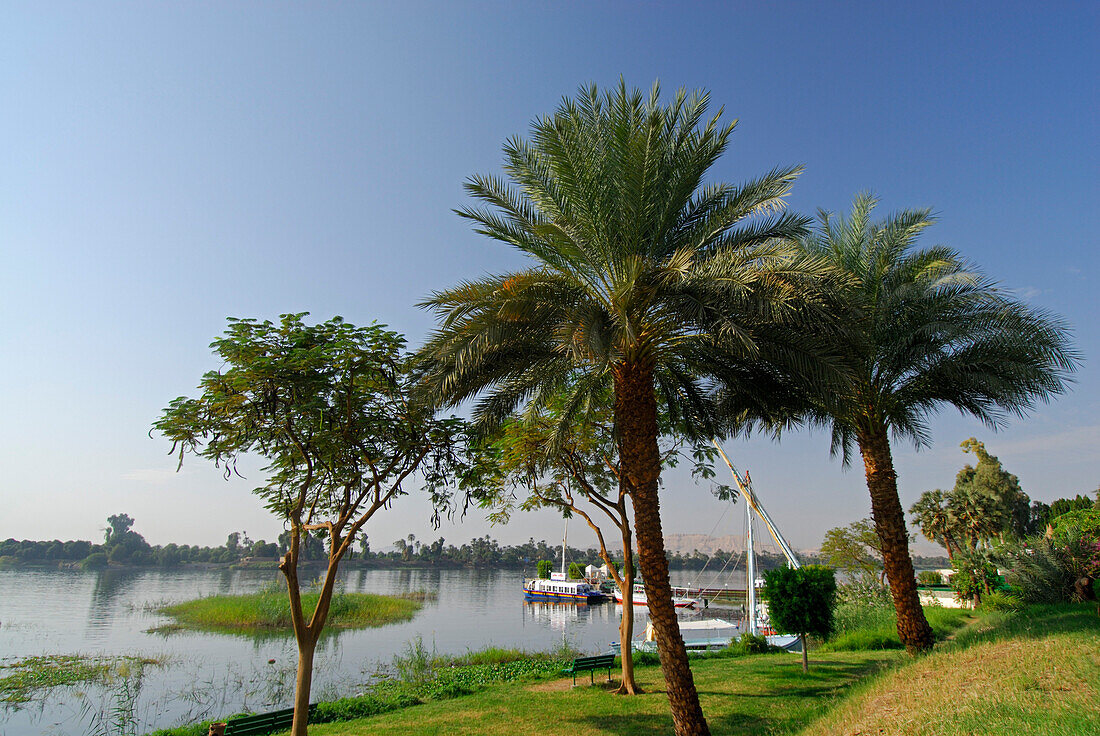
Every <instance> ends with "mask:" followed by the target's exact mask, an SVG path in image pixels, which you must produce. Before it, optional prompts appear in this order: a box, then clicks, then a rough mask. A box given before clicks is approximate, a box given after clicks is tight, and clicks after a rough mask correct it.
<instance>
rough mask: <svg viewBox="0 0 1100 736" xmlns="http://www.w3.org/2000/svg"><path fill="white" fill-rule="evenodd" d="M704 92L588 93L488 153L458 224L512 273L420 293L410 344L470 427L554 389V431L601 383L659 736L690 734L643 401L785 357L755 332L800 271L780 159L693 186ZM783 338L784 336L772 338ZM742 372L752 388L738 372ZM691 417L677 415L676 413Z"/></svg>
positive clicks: (655, 404) (714, 149) (690, 405)
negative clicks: (663, 711) (667, 716)
mask: <svg viewBox="0 0 1100 736" xmlns="http://www.w3.org/2000/svg"><path fill="white" fill-rule="evenodd" d="M708 103H709V96H708V95H707V94H705V93H694V94H691V95H690V96H689V95H688V94H687V93H686V92H685V91H683V90H681V91H680V92H679V93H677V95H676V97H675V99H673V100H672V101H671V103H670V104H668V105H667V106H666V105H662V104H661V101H660V90H659V88H658V86H657V85H654V87H653V90H652V92H651V94H650V95H649V98H648V100H647V99H645V98H644V96H643V95H642V93H641V92H640V91H637V90H630V91H628V90H627V88H626V86H625V84H622V83H620V85H619V86H618V88H617V89H615V90H613V91H611V92H608V93H605V94H601V93H600V92H599V91H598V90H597V89H596V88H595V87H594V86H593V87H591V88H588V89H582V90H581V92H580V94H578V95H577V98H576V99H566V100H564V101H563V102H562V104H561V106H560V107H559V108H558V110H557V111H556V113H555V114H554V115H553V116H547V117H544V118H540V119H538V120H537V121H535V122H534V124H533V125H532V134H531V140H530V141H527V140H522V139H518V138H517V139H513V140H510V141H509V142H508V143H507V144H506V145H505V159H506V160H505V164H504V169H505V172H506V174H507V176H508V178H509V179H510V180H511V183H508V182H506V181H504V180H503V179H501V178H498V177H495V176H477V177H474V178H472V179H471V180H470V181H469V182H468V184H467V190H468V191H469V192H470V194H471V195H472V196H474V197H475V198H477V199H479V200H480V201H481V202H483V203H485V204H486V205H487V208H486V209H477V208H468V209H464V210H462V212H461V213H460V214H461V215H462V216H464V217H466V218H469V219H470V220H471V221H473V222H474V224H475V228H476V229H477V231H478V232H480V233H482V234H484V235H486V236H488V237H490V238H494V239H496V240H499V241H502V242H504V243H506V244H508V245H510V246H512V247H515V248H517V249H518V250H519V251H521V252H522V253H524V254H526V255H528V256H529V257H530V258H531V259H532V262H531V264H530V267H529V268H527V269H525V270H521V271H518V272H515V273H510V274H503V275H494V276H488V277H485V278H482V279H479V280H477V281H474V282H468V283H464V284H460V285H459V286H457V287H455V288H453V289H450V290H447V291H442V292H437V293H435V294H433V295H432V296H431V297H430V298H429V299H428V300H427V301H426V302H425V306H427V307H429V308H431V309H433V310H434V311H435V312H436V313H437V315H438V318H439V320H440V322H441V324H440V328H439V330H438V331H437V332H436V333H435V334H433V335H432V336H431V338H430V339H429V341H428V343H427V344H426V345H425V347H424V350H423V354H424V356H425V358H426V364H427V367H426V379H427V384H428V385H429V386H430V387H431V389H432V392H433V395H434V396H435V397H436V398H437V400H438V401H440V402H441V403H442V404H443V405H455V404H458V403H460V402H463V401H466V400H468V399H471V398H475V397H478V396H480V399H479V402H478V403H477V404H476V405H475V407H474V413H475V418H476V419H477V421H478V423H479V424H481V425H482V426H491V425H494V424H498V423H500V422H501V421H503V420H504V419H505V418H506V417H507V416H508V415H509V414H511V412H512V411H513V410H515V409H516V408H517V407H521V406H524V407H530V406H535V407H539V406H545V405H546V402H547V401H548V400H549V399H550V398H551V397H553V396H556V395H557V394H558V393H560V392H561V391H562V390H565V389H567V391H568V396H567V399H566V400H565V402H564V408H563V411H562V423H561V426H562V427H563V430H562V432H563V433H564V432H565V431H566V430H565V429H564V428H567V427H568V426H569V424H570V421H571V418H572V416H573V415H574V414H575V413H576V411H577V410H578V407H580V406H582V405H583V404H584V403H585V401H586V399H587V398H588V397H590V396H591V395H592V394H593V393H594V392H597V393H598V392H603V391H610V394H611V396H612V406H613V417H614V424H615V433H616V434H615V436H616V441H617V449H618V455H619V463H620V468H621V473H620V478H619V482H620V483H621V484H622V485H623V486H625V493H626V494H628V495H629V496H630V498H631V502H632V505H633V509H634V529H635V533H636V537H637V546H638V560H639V563H640V567H641V571H642V576H643V578H644V580H645V586H646V597H647V599H648V602H649V609H650V617H651V621H652V623H653V627H654V630H655V633H656V638H657V648H658V651H659V652H660V657H661V667H662V670H663V673H664V676H665V682H666V684H667V693H668V699H669V704H670V707H671V710H672V718H673V724H674V727H675V730H676V733H677V734H680V735H681V736H684V735H686V734H696V735H697V734H706V733H708V729H707V725H706V720H705V718H704V717H703V713H702V709H701V708H700V707H699V697H698V694H697V692H696V690H695V684H694V680H693V678H692V674H691V668H690V666H689V664H688V658H687V653H686V651H685V649H684V643H683V638H682V636H681V635H680V630H679V626H678V625H677V620H676V610H675V607H674V606H673V603H672V588H671V585H670V583H669V574H668V559H667V557H666V554H665V545H664V535H663V533H662V529H661V516H660V499H659V495H658V488H659V480H660V475H661V452H660V448H659V441H658V440H659V435H660V429H659V423H658V412H659V407H662V406H663V407H664V408H665V410H667V411H668V412H669V413H670V415H671V416H672V417H673V419H674V420H676V424H677V425H678V426H688V427H698V428H699V429H700V430H701V431H702V432H707V433H708V434H707V435H705V436H709V428H706V427H704V426H703V425H702V424H701V423H700V422H698V421H697V420H696V419H695V416H696V415H698V414H699V413H700V412H701V410H702V409H703V408H704V407H705V405H706V397H705V394H706V391H707V388H708V384H707V383H706V381H707V379H708V377H710V376H713V375H714V374H716V373H720V372H727V373H734V372H736V370H735V369H736V368H740V367H745V370H744V372H743V373H741V374H739V375H738V377H737V378H736V379H734V380H733V381H731V383H732V384H737V385H739V386H740V387H742V388H743V389H744V391H743V392H742V393H743V394H744V395H747V396H759V397H767V396H769V391H768V389H767V388H761V385H762V384H764V383H766V381H767V379H768V378H772V377H773V376H772V375H771V373H770V372H768V371H765V370H763V369H762V368H761V369H760V370H759V373H754V370H755V369H754V368H753V366H762V365H764V364H766V363H767V364H771V363H770V359H775V360H783V359H785V358H789V357H790V355H791V352H792V351H791V350H790V347H791V346H790V345H789V344H787V343H784V344H782V345H781V346H777V343H776V342H774V341H772V340H771V339H770V337H769V335H768V332H767V328H768V326H770V325H773V324H775V323H776V322H777V321H781V320H784V319H789V318H791V316H792V314H794V313H795V312H796V311H797V310H795V309H794V308H793V307H792V305H793V304H800V303H802V301H803V298H804V294H805V293H806V289H805V288H804V287H805V284H806V281H807V280H808V272H810V271H811V270H812V269H808V268H806V267H805V265H804V263H803V262H802V261H799V260H798V259H797V258H795V257H792V255H791V249H790V247H789V244H788V240H789V238H791V237H793V236H794V235H797V234H799V233H801V232H802V228H803V226H804V224H805V221H804V220H803V219H802V218H800V217H797V216H793V215H789V214H787V213H784V212H782V208H783V198H784V196H785V195H786V194H787V193H788V191H789V189H790V187H791V185H792V184H793V182H794V180H795V178H796V176H797V175H798V173H799V171H800V168H799V167H789V168H777V169H775V170H773V171H771V172H768V173H767V174H765V175H764V176H762V177H760V178H759V179H756V180H753V181H750V182H748V183H746V184H744V185H741V186H734V185H730V184H725V183H705V181H706V177H707V173H708V171H709V169H710V168H711V166H712V165H713V164H714V163H715V162H716V161H717V160H718V158H719V157H720V156H721V155H722V153H723V152H724V151H725V150H726V147H727V145H728V142H729V138H730V135H731V134H732V133H733V129H734V125H735V123H724V122H722V120H721V118H722V113H721V112H719V113H718V114H717V115H714V116H713V117H710V118H709V119H707V117H706V115H707V107H708ZM784 334H785V335H787V334H789V333H784ZM757 379H759V380H757ZM685 415H691V416H692V417H693V419H692V421H689V422H683V423H681V422H680V421H679V419H680V418H682V417H684V416H685Z"/></svg>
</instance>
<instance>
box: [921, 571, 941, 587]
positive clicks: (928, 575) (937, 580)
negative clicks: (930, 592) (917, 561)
mask: <svg viewBox="0 0 1100 736" xmlns="http://www.w3.org/2000/svg"><path fill="white" fill-rule="evenodd" d="M917 583H918V584H919V585H923V586H925V587H928V588H931V587H933V586H936V585H943V575H940V574H939V573H938V572H936V571H935V570H924V571H922V572H920V573H919V574H918V575H917Z"/></svg>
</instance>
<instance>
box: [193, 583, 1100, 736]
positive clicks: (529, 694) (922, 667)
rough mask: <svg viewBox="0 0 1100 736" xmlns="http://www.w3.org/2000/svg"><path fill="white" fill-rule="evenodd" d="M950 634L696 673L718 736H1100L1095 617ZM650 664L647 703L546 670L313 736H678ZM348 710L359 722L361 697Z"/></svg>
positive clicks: (1044, 613) (1022, 620)
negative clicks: (919, 652)
mask: <svg viewBox="0 0 1100 736" xmlns="http://www.w3.org/2000/svg"><path fill="white" fill-rule="evenodd" d="M953 623H954V624H957V625H956V626H951V624H950V623H949V624H947V626H948V628H954V632H953V633H949V632H948V631H947V630H946V629H944V630H941V634H943V635H944V637H945V639H944V640H943V641H941V643H940V644H938V645H937V647H936V650H935V652H933V653H932V654H931V655H929V656H926V657H921V658H918V659H912V658H910V657H908V656H907V655H906V654H905V653H904V652H903V651H898V650H891V649H875V650H861V651H842V652H840V651H837V652H820V651H812V652H811V658H810V672H809V673H808V674H806V675H804V674H802V672H801V665H800V663H799V661H798V660H797V658H795V657H792V656H791V655H789V654H786V653H781V654H766V655H753V656H745V657H737V658H731V657H708V658H700V659H695V660H693V663H692V671H693V673H694V675H695V681H696V685H697V687H698V689H699V693H700V700H701V703H702V706H703V710H704V712H705V713H706V714H707V717H708V722H709V723H710V727H711V732H712V733H713V734H715V736H718V735H719V734H725V735H728V736H742V735H744V736H747V735H748V734H757V733H765V732H766V733H771V734H800V735H802V736H810V735H811V734H826V735H827V736H841V735H845V736H848V735H850V734H856V733H889V734H898V735H901V736H910V735H911V736H920V735H925V734H927V735H931V734H936V735H937V736H963V735H964V734H966V735H969V734H1027V735H1030V736H1086V734H1094V733H1097V732H1100V706H1098V705H1097V704H1098V703H1100V693H1098V692H1097V687H1098V683H1100V625H1098V621H1097V612H1096V608H1095V605H1087V604H1082V605H1062V606H1045V607H1033V608H1029V609H1026V610H1024V611H1020V612H989V613H978V614H967V615H966V616H965V617H962V616H960V617H958V618H957V619H955V621H954V622H953ZM647 662H651V660H643V661H642V662H641V663H640V665H639V667H638V668H637V678H638V682H639V684H640V685H641V686H642V688H643V689H644V690H645V691H646V692H645V694H644V695H640V696H635V697H623V696H616V695H613V694H611V693H610V692H608V690H610V688H611V686H609V685H606V684H602V683H601V684H600V685H598V686H596V687H591V686H588V685H587V684H584V685H582V686H579V687H576V688H574V687H572V681H571V680H570V678H568V677H562V676H561V675H560V673H557V672H554V671H553V668H552V667H549V668H544V669H543V670H542V671H538V670H537V669H532V670H531V671H530V672H529V673H527V674H526V675H525V676H524V677H522V678H520V679H519V680H518V681H510V682H506V683H505V684H493V683H492V682H491V681H490V682H487V683H485V684H484V686H483V687H479V688H478V690H477V692H474V693H472V694H468V695H461V696H460V697H454V696H455V695H459V694H460V692H461V688H459V692H455V693H447V692H438V693H437V694H436V696H435V697H426V698H421V699H419V702H418V703H417V704H415V705H412V704H411V703H409V707H387V709H386V710H387V712H379V713H378V714H375V715H370V716H369V717H362V718H356V719H352V720H345V721H341V722H338V723H329V724H325V723H317V724H315V725H312V726H311V727H310V733H311V734H316V735H317V736H324V735H325V734H331V735H335V734H351V735H354V734H371V733H386V734H391V735H392V736H423V735H425V734H444V733H445V734H469V735H470V736H475V735H477V736H497V735H499V736H505V735H506V734H515V733H524V734H529V735H531V736H541V735H545V736H552V735H554V734H559V733H563V732H568V733H570V734H571V735H576V736H589V735H590V736H605V735H606V734H608V733H613V734H627V733H630V734H664V733H671V731H672V720H671V717H670V715H669V713H668V703H667V699H666V696H665V694H664V692H663V688H664V683H663V679H662V677H661V671H660V668H659V666H657V665H656V664H653V663H647ZM597 679H599V678H597ZM410 698H414V696H410ZM344 702H345V704H346V708H347V710H348V715H351V714H352V699H348V700H346V701H344ZM333 705H334V704H333ZM330 710H331V708H330ZM547 714H553V717H552V718H548V717H547ZM328 715H329V716H330V717H331V716H332V715H337V714H336V713H329V714H328ZM326 720H329V718H326ZM195 732H196V733H197V731H195ZM176 733H181V732H176Z"/></svg>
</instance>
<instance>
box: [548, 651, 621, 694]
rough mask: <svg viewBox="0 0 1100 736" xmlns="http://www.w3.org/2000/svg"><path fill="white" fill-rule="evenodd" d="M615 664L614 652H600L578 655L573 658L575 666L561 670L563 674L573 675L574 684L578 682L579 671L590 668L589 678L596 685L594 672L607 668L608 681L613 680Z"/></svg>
mask: <svg viewBox="0 0 1100 736" xmlns="http://www.w3.org/2000/svg"><path fill="white" fill-rule="evenodd" d="M614 666H615V655H614V654H599V655H596V656H595V657H577V658H576V659H574V660H573V666H572V667H570V668H568V669H564V670H562V671H561V673H562V674H563V675H573V685H574V687H575V686H576V684H577V673H578V672H584V671H585V670H588V679H589V681H591V683H592V684H593V685H594V684H596V676H595V675H594V674H593V673H594V672H595V671H596V670H602V669H603V668H605V667H606V668H607V681H608V682H611V668H612V667H614Z"/></svg>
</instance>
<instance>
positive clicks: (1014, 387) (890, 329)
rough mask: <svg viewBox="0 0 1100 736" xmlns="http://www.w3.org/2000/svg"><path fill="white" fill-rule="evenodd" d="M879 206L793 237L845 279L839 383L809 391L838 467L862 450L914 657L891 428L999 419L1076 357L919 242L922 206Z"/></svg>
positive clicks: (945, 254)
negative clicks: (884, 213)
mask: <svg viewBox="0 0 1100 736" xmlns="http://www.w3.org/2000/svg"><path fill="white" fill-rule="evenodd" d="M874 206H875V199H874V198H873V197H871V196H870V195H860V196H858V197H857V198H856V200H855V203H854V204H853V206H852V212H851V215H850V216H849V217H848V218H844V217H839V218H835V217H833V216H831V215H829V214H828V213H825V212H822V213H821V215H820V220H819V223H818V224H817V226H816V227H815V228H814V231H813V233H812V234H810V235H809V236H807V237H805V238H803V239H802V241H801V244H802V248H803V250H804V252H805V253H806V255H807V256H812V257H819V258H823V259H826V260H827V261H829V262H830V263H832V264H833V265H834V266H835V268H836V269H837V270H838V271H839V272H841V273H843V274H844V275H845V276H847V278H846V279H845V280H843V281H840V280H838V281H837V282H836V285H835V288H834V289H832V290H831V299H830V306H829V309H830V311H832V312H833V314H834V317H835V318H836V321H837V323H838V324H840V325H842V326H843V329H842V330H838V331H833V332H827V333H825V334H823V335H822V340H823V342H825V343H826V344H828V343H830V342H831V343H832V347H833V350H832V352H833V353H835V354H836V355H838V356H840V357H841V360H842V364H843V368H844V371H843V372H844V374H845V375H846V376H847V381H846V382H845V383H844V384H843V385H842V386H840V387H837V386H818V387H814V386H811V387H810V389H811V395H810V397H809V398H810V400H811V401H812V402H813V403H814V404H815V405H816V407H815V409H814V412H813V413H814V415H815V416H814V419H815V420H816V421H818V422H820V423H821V424H824V425H831V427H832V448H833V451H834V452H840V453H842V454H843V458H844V461H845V463H847V462H848V460H849V459H850V456H851V450H852V447H853V445H855V446H858V448H859V452H860V455H861V456H862V459H863V464H864V470H865V474H866V479H867V488H868V491H869V492H870V496H871V515H872V518H873V519H874V522H875V530H876V532H877V533H878V535H879V538H880V539H881V540H882V553H883V562H884V564H885V567H886V577H887V579H888V580H889V583H890V593H891V595H892V597H893V599H894V607H895V609H896V611H897V625H898V634H899V636H900V638H901V641H902V643H904V644H905V647H906V649H908V650H909V651H910V652H911V653H913V652H917V651H924V650H927V649H929V648H931V646H932V643H933V637H932V629H931V627H930V626H929V625H928V621H927V620H926V619H925V617H924V611H923V609H922V608H921V605H920V599H919V596H918V594H917V586H916V580H915V577H914V573H913V561H912V558H911V557H910V554H909V534H908V532H907V531H906V528H905V514H904V511H903V510H902V506H901V500H900V499H899V497H898V487H897V473H896V471H895V470H894V460H893V455H892V452H891V447H890V440H891V435H893V436H894V437H895V438H907V439H910V440H912V441H913V442H914V443H915V444H916V445H917V447H921V446H925V445H928V444H929V443H930V441H931V439H930V435H929V428H928V424H927V419H928V416H929V415H930V414H931V413H932V412H934V411H935V410H937V409H938V408H941V407H944V406H954V407H955V408H957V409H959V411H961V412H964V413H967V414H971V415H973V416H975V417H977V418H978V419H980V420H982V421H983V422H985V423H986V424H987V425H988V426H989V427H991V428H996V427H999V426H1001V425H1003V424H1004V423H1005V420H1006V419H1007V417H1009V416H1012V415H1016V416H1020V415H1023V414H1025V413H1026V412H1027V411H1028V410H1029V409H1031V408H1032V407H1033V406H1034V405H1035V404H1036V402H1038V401H1046V400H1048V399H1049V398H1050V397H1051V396H1053V395H1055V394H1058V393H1060V392H1061V391H1063V390H1064V389H1065V386H1066V383H1067V380H1068V376H1069V374H1070V373H1072V372H1073V371H1074V370H1075V369H1076V366H1077V363H1078V358H1077V355H1076V352H1075V351H1074V350H1073V348H1072V347H1070V345H1069V338H1068V332H1067V329H1066V327H1065V325H1064V324H1063V323H1062V322H1061V321H1060V320H1058V319H1056V318H1054V317H1052V316H1050V315H1048V314H1045V313H1043V312H1042V311H1039V310H1037V309H1033V308H1031V307H1029V306H1027V305H1025V304H1022V303H1021V302H1018V301H1016V300H1014V299H1012V298H1010V297H1009V296H1007V295H1006V294H1005V293H1003V292H1002V291H1000V290H999V289H998V288H997V287H996V285H995V284H993V283H992V282H991V281H989V280H988V279H987V278H985V277H984V276H982V275H981V274H980V273H979V272H978V271H977V270H975V269H974V268H972V267H970V266H969V265H968V264H966V263H965V262H964V261H963V260H962V259H961V258H960V256H959V255H958V254H957V253H956V252H955V251H953V250H951V249H949V248H946V247H943V246H936V247H932V248H925V249H922V250H915V249H914V248H913V245H914V243H915V241H916V239H917V237H918V236H919V235H920V233H921V232H923V231H924V230H925V228H927V227H928V226H929V225H931V224H932V221H933V219H932V216H931V213H930V211H929V210H923V209H922V210H906V211H902V212H899V213H897V214H894V215H892V216H890V217H888V218H887V219H886V220H884V221H882V222H878V223H872V222H871V219H870V215H871V211H872V210H873V209H874Z"/></svg>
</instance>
